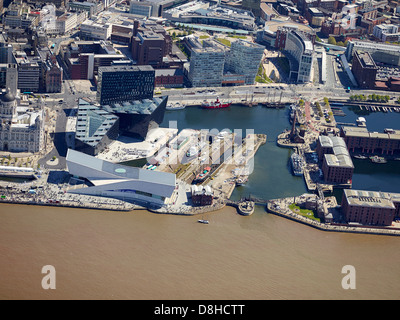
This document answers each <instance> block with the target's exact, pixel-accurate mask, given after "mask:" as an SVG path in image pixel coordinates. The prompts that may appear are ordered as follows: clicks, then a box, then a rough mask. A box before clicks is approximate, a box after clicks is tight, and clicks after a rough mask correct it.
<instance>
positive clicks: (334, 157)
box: [317, 135, 354, 184]
mask: <svg viewBox="0 0 400 320" xmlns="http://www.w3.org/2000/svg"><path fill="white" fill-rule="evenodd" d="M317 154H318V158H319V160H320V161H322V173H323V175H324V180H325V181H326V182H334V183H340V184H351V181H352V178H353V172H354V165H353V161H352V160H351V157H350V154H349V152H348V150H347V147H346V143H345V141H344V139H343V138H341V137H336V136H323V135H320V136H319V137H318V140H317Z"/></svg>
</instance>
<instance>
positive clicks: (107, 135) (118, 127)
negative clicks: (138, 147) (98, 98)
mask: <svg viewBox="0 0 400 320" xmlns="http://www.w3.org/2000/svg"><path fill="white" fill-rule="evenodd" d="M167 101H168V97H157V98H152V99H143V100H135V101H125V102H122V103H113V104H110V105H103V106H100V105H94V104H91V103H89V102H87V101H86V100H83V99H80V100H79V104H78V112H77V117H76V125H75V148H74V149H75V150H77V151H80V152H84V153H86V154H88V155H92V156H97V155H98V154H99V153H101V152H102V151H104V150H105V149H106V148H107V147H108V145H109V144H110V143H111V142H112V141H113V140H116V139H117V138H118V136H120V135H124V136H133V137H136V138H138V137H139V138H142V139H145V138H146V136H147V133H148V132H149V131H150V130H151V129H155V128H157V127H158V126H159V125H160V124H161V123H162V122H163V120H164V114H165V110H166V106H167Z"/></svg>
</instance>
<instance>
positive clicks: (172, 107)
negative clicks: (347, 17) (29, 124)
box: [165, 102, 186, 110]
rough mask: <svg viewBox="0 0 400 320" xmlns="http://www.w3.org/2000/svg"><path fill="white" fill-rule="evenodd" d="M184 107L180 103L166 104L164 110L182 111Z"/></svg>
mask: <svg viewBox="0 0 400 320" xmlns="http://www.w3.org/2000/svg"><path fill="white" fill-rule="evenodd" d="M185 108H186V105H184V104H182V103H180V102H176V103H174V104H172V103H171V104H168V105H167V107H166V108H165V109H166V110H182V109H185Z"/></svg>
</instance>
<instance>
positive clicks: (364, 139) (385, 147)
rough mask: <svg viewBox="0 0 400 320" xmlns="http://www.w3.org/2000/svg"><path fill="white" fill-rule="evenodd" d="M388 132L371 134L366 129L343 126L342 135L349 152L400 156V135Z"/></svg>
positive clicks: (396, 132)
mask: <svg viewBox="0 0 400 320" xmlns="http://www.w3.org/2000/svg"><path fill="white" fill-rule="evenodd" d="M385 131H386V132H382V133H380V132H369V131H368V129H367V128H365V127H350V126H343V127H342V128H341V129H340V135H341V136H342V137H343V139H344V141H345V142H346V145H347V148H348V150H350V151H352V152H356V151H360V152H362V153H372V154H373V153H379V154H387V155H398V154H400V133H399V131H395V130H385Z"/></svg>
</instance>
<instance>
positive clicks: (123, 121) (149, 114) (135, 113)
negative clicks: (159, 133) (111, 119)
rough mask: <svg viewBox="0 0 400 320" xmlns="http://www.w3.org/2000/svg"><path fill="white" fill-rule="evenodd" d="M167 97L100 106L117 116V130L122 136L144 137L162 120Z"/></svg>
mask: <svg viewBox="0 0 400 320" xmlns="http://www.w3.org/2000/svg"><path fill="white" fill-rule="evenodd" d="M167 101H168V97H167V96H165V97H156V98H152V99H143V100H136V101H129V102H122V103H114V104H111V105H105V106H102V108H103V109H104V110H106V111H107V112H108V113H112V114H114V115H116V116H117V117H118V118H119V131H120V133H121V134H122V135H124V136H133V137H140V138H143V139H145V138H146V136H147V133H148V132H149V130H151V129H155V128H157V127H158V125H160V124H161V122H163V120H164V113H165V110H166V106H167Z"/></svg>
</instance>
